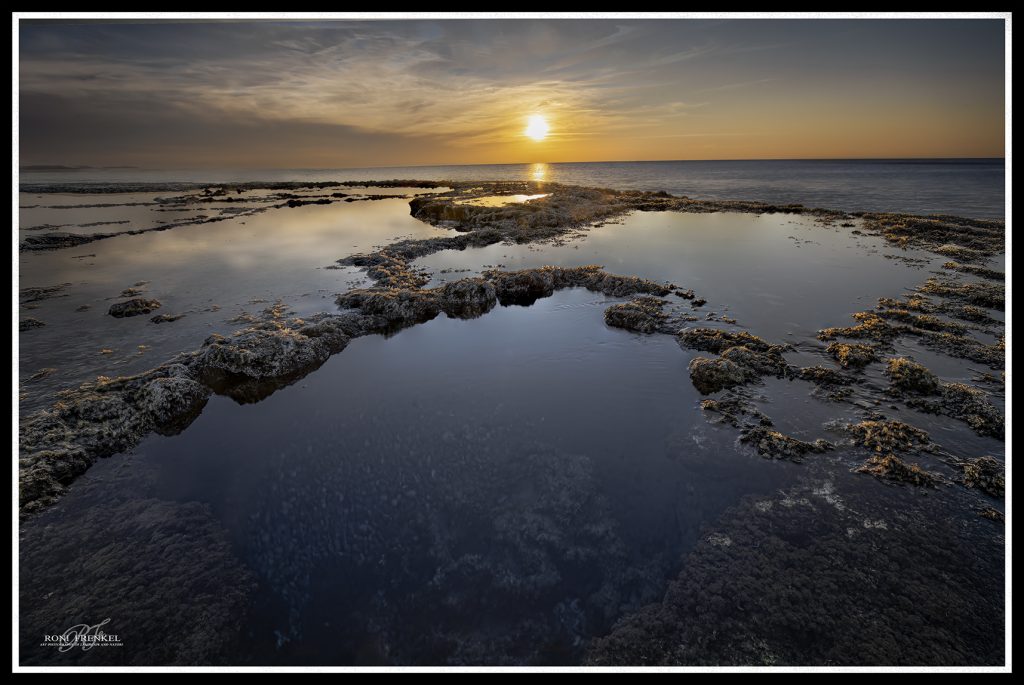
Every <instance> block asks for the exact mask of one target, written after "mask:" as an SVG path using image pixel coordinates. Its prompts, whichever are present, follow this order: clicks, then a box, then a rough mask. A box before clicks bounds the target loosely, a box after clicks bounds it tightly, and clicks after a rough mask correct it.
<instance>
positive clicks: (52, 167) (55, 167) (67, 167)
mask: <svg viewBox="0 0 1024 685" xmlns="http://www.w3.org/2000/svg"><path fill="white" fill-rule="evenodd" d="M944 160H958V161H963V160H984V161H996V160H1000V161H1003V162H1004V163H1005V161H1006V156H1005V155H1004V156H1002V157H966V156H964V157H753V158H742V159H741V158H733V159H606V160H599V161H582V162H581V161H572V162H538V161H532V162H474V163H451V162H449V163H440V164H437V163H434V164H388V165H382V166H338V167H290V166H244V167H231V166H224V167H207V166H203V167H145V166H137V165H136V166H129V165H119V164H115V165H109V164H108V165H102V166H96V165H87V164H77V165H71V164H25V165H19V166H18V170H19V171H22V170H25V171H96V170H108V171H115V170H118V169H125V170H127V169H134V170H137V171H203V170H219V171H234V170H247V171H257V170H284V169H290V170H303V171H331V170H353V171H354V170H360V169H363V170H366V169H419V168H427V167H452V166H466V167H473V166H524V165H530V164H662V163H672V162H897V161H932V162H935V161H944Z"/></svg>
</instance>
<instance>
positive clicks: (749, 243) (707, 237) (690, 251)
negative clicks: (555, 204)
mask: <svg viewBox="0 0 1024 685" xmlns="http://www.w3.org/2000/svg"><path fill="white" fill-rule="evenodd" d="M851 230H855V229H851V228H831V227H827V226H823V225H821V224H819V223H816V222H815V221H814V220H813V219H807V218H803V217H800V216H796V215H790V214H764V215H760V216H757V215H750V214H737V213H731V212H721V213H715V214H683V213H677V212H633V213H631V214H629V215H628V216H626V217H624V218H623V219H621V220H619V221H617V222H612V223H608V224H605V225H603V226H600V227H597V228H591V229H589V230H587V231H586V233H585V237H581V238H580V239H577V240H572V241H568V242H566V243H565V244H562V245H543V246H538V245H504V244H496V245H491V246H488V247H485V248H482V249H479V250H472V251H468V250H467V251H465V252H455V251H445V252H438V253H435V254H433V255H430V256H427V257H424V258H422V259H420V260H417V261H416V262H415V264H416V265H417V266H423V267H426V268H428V269H430V270H431V271H433V272H434V278H435V280H436V281H437V282H442V281H444V280H449V281H450V280H457V279H459V278H464V277H466V276H469V275H473V274H474V273H476V272H477V271H478V270H480V269H481V265H501V267H502V268H508V269H525V268H531V267H537V266H542V265H545V264H556V265H562V266H579V265H584V264H601V265H603V266H604V268H605V269H606V270H607V271H610V272H612V273H619V274H639V275H642V276H644V277H645V278H650V279H652V280H655V281H671V282H673V283H675V284H676V285H678V286H680V287H682V288H691V289H693V290H694V292H696V294H697V296H698V297H701V298H704V299H706V300H707V301H708V304H707V305H705V306H704V307H703V308H701V309H699V310H697V311H696V312H695V313H696V314H697V315H698V316H700V318H701V319H703V318H704V317H705V316H706V314H707V312H709V311H710V312H715V313H716V314H718V315H721V314H723V313H724V314H726V315H727V316H729V317H731V318H735V319H736V320H737V321H738V323H739V325H741V326H743V327H745V328H747V329H749V330H751V331H753V332H755V333H756V334H757V335H760V336H762V337H764V338H767V339H771V340H775V341H778V342H789V341H790V340H789V339H790V338H798V339H803V338H806V337H810V338H813V337H814V333H815V332H816V331H817V330H818V329H820V328H824V327H826V326H836V325H843V326H845V325H848V323H849V318H848V316H849V313H852V312H856V311H860V310H862V309H865V308H870V307H872V306H874V305H875V303H876V301H877V299H878V298H879V297H883V296H888V297H893V296H898V295H900V294H902V293H903V291H904V290H906V289H907V288H910V287H912V286H914V285H917V284H919V283H921V282H922V281H924V280H925V278H926V272H925V271H923V270H922V269H921V268H919V267H916V266H908V264H907V263H906V262H904V261H901V260H899V259H887V258H886V256H897V257H911V258H918V259H924V260H927V263H929V264H941V263H942V261H944V260H943V259H942V258H940V257H938V256H936V255H932V254H929V253H926V252H921V251H917V250H900V249H897V248H893V247H890V246H887V245H886V244H885V242H884V241H883V240H881V239H879V238H875V237H872V236H868V235H853V234H851V233H850V231H851ZM467 270H468V271H467ZM446 271H447V272H448V273H444V272H446ZM868 273H870V277H867V276H866V275H867V274H868ZM694 325H701V324H699V323H695V324H694Z"/></svg>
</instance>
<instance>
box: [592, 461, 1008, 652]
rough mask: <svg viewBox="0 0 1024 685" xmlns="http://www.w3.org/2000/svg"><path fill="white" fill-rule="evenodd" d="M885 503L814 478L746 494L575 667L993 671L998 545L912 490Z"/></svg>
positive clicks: (998, 633)
mask: <svg viewBox="0 0 1024 685" xmlns="http://www.w3.org/2000/svg"><path fill="white" fill-rule="evenodd" d="M889 495H890V498H891V500H894V501H895V503H894V504H893V505H892V508H889V507H886V506H884V505H879V504H878V502H877V500H872V499H870V498H868V497H866V496H864V495H863V493H861V492H858V491H855V490H853V489H851V488H849V487H844V488H842V489H840V488H839V487H838V486H837V484H835V483H833V482H830V481H825V482H821V481H813V482H811V483H808V484H801V485H798V486H795V487H792V488H789V489H787V490H786V491H784V492H780V493H777V494H774V495H771V496H768V497H757V496H753V497H749V498H747V499H745V500H744V501H742V502H741V503H740V504H739V505H738V506H736V507H734V508H733V509H731V510H729V511H728V512H726V514H725V515H723V516H722V517H721V518H720V519H719V520H718V521H716V522H715V523H714V524H713V525H711V526H709V528H708V529H707V530H706V533H705V535H704V536H703V537H702V540H701V541H700V542H699V543H698V545H697V546H696V548H695V549H694V550H693V552H692V553H690V554H689V555H688V556H687V558H686V559H684V560H683V564H682V569H681V571H680V573H679V575H678V577H677V578H676V579H675V580H674V581H673V582H672V583H671V584H670V585H669V588H668V591H667V592H666V593H665V596H664V598H663V599H662V600H661V601H660V602H657V603H654V604H651V605H648V606H646V607H644V608H643V609H641V610H639V611H637V612H634V613H633V614H631V615H628V616H627V617H625V618H623V619H622V620H621V621H619V622H618V623H617V624H616V625H615V627H614V628H613V630H612V631H611V632H610V633H609V634H608V635H607V636H605V637H603V638H600V639H598V640H595V641H593V642H592V643H591V645H590V648H589V650H588V655H587V659H586V662H585V663H587V664H588V665H594V666H625V665H629V666H715V665H723V664H728V665H740V666H784V665H801V666H809V665H821V666H826V665H828V666H843V665H851V666H852V665H858V666H866V665H877V666H896V665H906V666H909V665H930V666H935V665H950V666H952V665H960V666H964V665H1000V664H1002V663H1003V659H1004V656H1005V654H1004V647H1003V645H1004V642H1003V639H1002V638H1003V634H1002V625H1003V619H1004V592H1003V556H1002V544H1003V543H1002V539H1001V537H999V536H996V535H993V534H992V532H991V530H988V531H986V530H984V529H983V528H982V526H986V525H987V526H990V527H991V524H990V523H988V522H987V521H985V520H984V519H982V518H981V517H975V518H974V520H966V521H965V520H963V519H962V517H960V516H959V515H958V514H956V513H952V512H950V511H949V510H947V509H946V508H944V507H943V506H942V505H941V504H939V503H937V502H935V501H934V500H935V499H936V498H933V497H929V498H922V497H917V496H915V494H914V490H913V489H895V488H894V489H893V490H892V491H891V492H890V493H889ZM996 513H998V512H996ZM766 531H770V534H769V533H767V532H766ZM880 560H885V561H884V563H880ZM950 626H956V629H950Z"/></svg>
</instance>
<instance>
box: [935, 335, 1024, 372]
mask: <svg viewBox="0 0 1024 685" xmlns="http://www.w3.org/2000/svg"><path fill="white" fill-rule="evenodd" d="M917 337H918V339H919V340H920V341H921V343H922V344H923V345H925V346H926V347H929V348H931V349H933V350H937V351H939V352H942V353H943V354H947V355H949V356H950V357H957V358H960V359H968V360H970V361H973V362H978V363H979V364H985V365H987V366H989V367H991V368H993V369H1000V368H1003V367H1004V366H1005V364H1006V348H1005V344H1004V342H1003V341H1002V340H1000V342H998V343H996V344H994V345H986V344H984V343H981V342H979V341H977V340H975V339H973V338H971V337H968V336H965V335H956V334H953V333H927V332H926V333H920V334H919V335H918V336H917Z"/></svg>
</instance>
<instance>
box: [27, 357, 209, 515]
mask: <svg viewBox="0 0 1024 685" xmlns="http://www.w3.org/2000/svg"><path fill="white" fill-rule="evenodd" d="M209 394H210V391H209V389H208V388H206V387H205V386H203V385H201V384H200V383H198V382H196V381H195V380H194V379H193V377H192V376H191V371H190V370H189V369H188V367H186V366H185V365H183V364H180V363H175V364H168V365H165V366H161V367H158V368H156V369H153V370H151V371H147V372H146V373H143V374H139V375H137V376H128V377H123V378H114V379H110V378H105V377H100V378H99V379H97V380H96V382H94V383H86V384H84V385H82V386H81V387H80V388H78V389H77V390H70V391H65V392H63V393H61V395H60V399H59V400H58V401H57V402H56V403H55V404H54V405H53V406H52V407H51V408H50V409H46V410H43V411H40V412H37V413H35V414H33V415H31V416H29V417H28V418H26V419H25V420H23V421H22V423H21V427H20V440H19V450H20V457H19V490H20V507H21V512H22V514H28V513H32V512H34V511H38V510H39V509H41V508H43V507H45V506H46V505H47V504H50V503H51V502H53V501H54V500H55V499H56V498H57V497H59V496H60V495H61V494H62V493H63V492H64V489H65V487H66V486H67V485H68V484H69V483H70V482H71V481H72V480H74V478H76V477H77V476H79V475H80V474H82V473H84V472H85V470H86V469H88V468H89V466H90V465H92V463H93V462H95V461H96V459H98V458H100V457H106V456H109V455H111V454H115V453H117V452H123V451H125V450H127V449H130V448H131V447H133V446H135V444H136V443H137V442H138V441H139V440H140V439H142V437H143V436H145V435H146V434H147V433H149V432H152V431H162V432H165V433H170V432H174V431H175V430H180V429H181V428H183V427H184V425H187V420H188V419H189V417H191V418H194V417H195V416H196V415H197V414H198V411H199V410H201V408H202V405H203V404H205V402H206V399H207V397H208V396H209Z"/></svg>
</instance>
